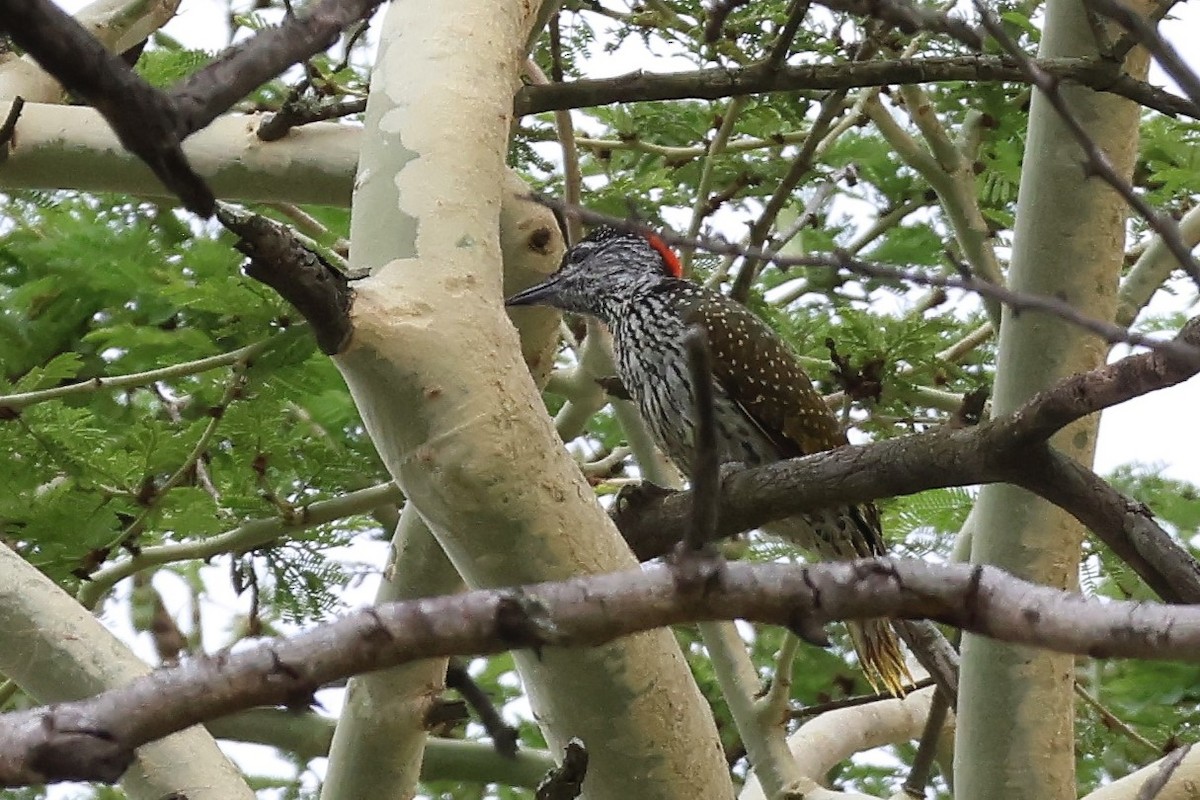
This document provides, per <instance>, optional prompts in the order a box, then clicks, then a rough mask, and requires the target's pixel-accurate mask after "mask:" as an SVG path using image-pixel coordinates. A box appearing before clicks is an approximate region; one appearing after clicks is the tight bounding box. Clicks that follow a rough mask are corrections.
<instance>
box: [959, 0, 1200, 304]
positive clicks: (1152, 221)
mask: <svg viewBox="0 0 1200 800" xmlns="http://www.w3.org/2000/svg"><path fill="white" fill-rule="evenodd" d="M975 8H976V10H977V11H978V12H979V15H980V17H981V18H982V20H983V26H984V28H986V29H987V31H988V33H990V34H991V35H992V37H993V38H994V39H995V40H996V41H997V42H999V44H1000V46H1001V47H1002V48H1004V50H1005V51H1007V52H1008V54H1009V55H1010V56H1012V57H1013V58H1014V59H1016V61H1017V63H1018V64H1020V65H1021V68H1022V69H1024V70H1025V74H1026V75H1028V76H1029V80H1030V82H1031V83H1033V85H1034V86H1036V87H1037V88H1038V89H1040V90H1041V91H1042V94H1043V95H1044V96H1045V98H1046V100H1047V101H1048V102H1049V103H1050V105H1051V106H1052V107H1053V108H1054V110H1055V111H1056V112H1057V113H1058V116H1059V118H1060V119H1061V120H1062V121H1063V124H1064V125H1066V127H1067V129H1068V130H1069V131H1071V135H1072V136H1074V137H1075V140H1076V142H1078V144H1079V147H1080V149H1081V150H1082V151H1083V153H1084V155H1085V156H1086V157H1087V168H1088V170H1089V171H1090V172H1091V173H1092V174H1095V175H1097V176H1099V177H1100V178H1101V179H1102V180H1103V181H1104V182H1105V183H1107V184H1108V185H1109V186H1111V187H1112V188H1113V190H1114V191H1116V192H1117V194H1119V195H1121V197H1123V198H1124V199H1125V202H1126V203H1128V204H1129V205H1130V207H1132V208H1133V209H1134V210H1136V211H1137V212H1138V214H1140V215H1141V216H1142V218H1143V219H1145V220H1146V223H1147V224H1148V225H1149V226H1150V227H1151V228H1153V229H1154V231H1155V232H1156V233H1157V234H1158V235H1159V236H1161V237H1162V239H1163V242H1164V243H1166V245H1167V247H1168V248H1169V249H1170V251H1171V253H1172V254H1173V255H1174V256H1175V258H1176V259H1177V260H1178V261H1179V266H1180V267H1182V268H1183V271H1184V272H1186V273H1187V274H1188V275H1189V276H1190V277H1191V278H1192V280H1193V281H1195V282H1196V285H1197V286H1200V264H1198V263H1197V262H1196V260H1195V259H1194V258H1193V257H1192V253H1191V249H1190V248H1189V247H1188V246H1187V244H1186V243H1185V242H1184V241H1183V237H1182V236H1180V234H1179V226H1178V225H1176V224H1175V222H1174V221H1173V220H1172V219H1170V218H1169V217H1167V216H1165V215H1163V214H1160V213H1159V212H1158V211H1156V210H1155V209H1154V208H1152V207H1151V206H1150V204H1149V203H1147V202H1146V201H1145V199H1143V198H1142V197H1141V195H1139V194H1137V193H1136V192H1135V191H1134V190H1133V187H1132V186H1131V185H1130V184H1129V182H1128V181H1126V180H1124V179H1123V178H1122V177H1121V176H1120V175H1118V174H1117V171H1116V169H1115V168H1114V167H1113V165H1112V162H1111V161H1110V160H1109V158H1108V154H1107V153H1105V152H1104V151H1103V150H1101V149H1100V148H1099V147H1098V146H1097V145H1096V143H1095V141H1093V140H1092V137H1091V136H1090V135H1088V132H1087V130H1086V129H1085V128H1084V127H1083V123H1081V122H1080V121H1079V119H1078V118H1077V117H1076V116H1075V114H1074V113H1073V112H1072V111H1071V109H1070V108H1069V107H1068V106H1067V102H1066V100H1065V99H1064V98H1063V96H1062V93H1061V92H1060V91H1059V90H1058V80H1057V79H1056V78H1054V77H1053V76H1051V75H1049V74H1048V73H1046V72H1044V71H1043V70H1042V69H1041V68H1040V67H1038V65H1037V64H1036V63H1035V62H1034V60H1033V59H1032V58H1030V57H1029V56H1027V55H1026V54H1025V51H1023V50H1022V49H1021V48H1020V47H1019V46H1018V45H1017V43H1016V42H1015V41H1013V39H1012V37H1011V36H1009V35H1008V33H1007V31H1005V30H1004V27H1003V26H1002V25H1001V24H1000V21H999V20H997V19H996V17H995V16H994V15H993V14H992V12H991V10H990V9H989V8H988V7H987V5H986V4H985V2H984V0H975Z"/></svg>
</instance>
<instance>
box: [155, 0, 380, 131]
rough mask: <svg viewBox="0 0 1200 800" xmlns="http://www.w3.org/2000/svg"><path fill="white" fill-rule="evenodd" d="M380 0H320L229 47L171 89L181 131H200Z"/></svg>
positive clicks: (319, 48) (323, 46)
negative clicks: (278, 24) (279, 22)
mask: <svg viewBox="0 0 1200 800" xmlns="http://www.w3.org/2000/svg"><path fill="white" fill-rule="evenodd" d="M381 2H382V0H321V2H320V3H317V4H316V5H314V6H311V7H309V8H306V9H305V10H304V11H302V12H301V13H299V14H296V15H295V16H290V17H288V18H287V20H285V21H284V22H283V24H281V25H280V26H279V27H276V28H266V29H264V30H261V31H259V32H258V33H257V34H255V36H254V37H253V38H251V39H248V40H246V41H245V42H243V43H242V44H240V45H238V46H236V47H231V48H229V49H228V50H226V51H225V52H224V53H222V54H221V55H220V56H219V57H218V58H217V59H216V60H214V61H213V62H212V63H210V64H207V65H206V66H204V67H202V68H201V69H199V70H197V71H196V72H194V73H192V74H191V75H189V76H188V77H186V78H184V79H183V80H182V81H180V82H179V83H178V84H176V86H175V87H173V88H172V89H171V97H172V99H173V101H174V103H175V106H176V108H177V109H178V114H179V122H180V125H181V126H182V134H183V135H184V136H187V135H188V134H190V133H193V132H195V131H198V130H200V129H201V128H203V127H205V126H206V125H208V123H210V122H212V121H213V120H214V119H216V118H217V116H218V115H220V114H223V113H224V112H225V111H227V110H228V109H229V108H230V107H231V106H232V105H233V104H234V103H236V102H237V101H238V100H241V99H242V98H243V97H245V96H246V95H247V94H249V93H250V92H252V91H254V89H256V88H257V87H258V86H261V85H262V84H264V83H266V82H267V81H269V80H270V79H272V78H274V77H275V76H276V75H278V74H279V73H280V72H282V71H283V70H284V69H285V68H287V67H290V66H291V65H292V64H295V63H297V62H299V61H303V60H304V59H306V58H308V57H309V56H312V55H315V54H316V53H319V52H321V51H322V50H325V49H327V48H329V47H331V46H332V45H333V43H334V42H335V41H337V37H338V35H339V34H340V33H341V32H342V31H343V30H344V29H346V28H348V27H350V26H351V25H353V24H354V23H355V22H358V21H359V20H361V19H363V18H365V17H366V16H367V15H369V14H370V13H371V12H372V11H374V10H375V8H376V7H377V6H378V5H379V4H380V3H381Z"/></svg>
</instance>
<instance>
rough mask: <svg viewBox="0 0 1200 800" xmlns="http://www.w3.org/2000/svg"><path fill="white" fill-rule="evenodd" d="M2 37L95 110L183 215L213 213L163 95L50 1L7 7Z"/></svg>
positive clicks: (16, 0) (26, 0)
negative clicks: (173, 197)
mask: <svg viewBox="0 0 1200 800" xmlns="http://www.w3.org/2000/svg"><path fill="white" fill-rule="evenodd" d="M0 31H7V32H8V33H9V34H10V35H11V36H12V38H13V41H15V42H16V43H17V44H19V45H20V46H21V47H23V48H24V49H25V50H27V51H28V52H29V54H30V55H32V56H33V57H34V58H35V59H36V60H37V62H38V64H40V65H41V67H42V68H43V69H45V70H46V72H48V73H50V74H51V75H53V76H54V77H55V78H57V79H58V80H59V81H61V82H62V85H63V86H64V87H65V88H66V89H67V90H68V91H70V92H71V93H73V94H75V95H77V96H78V97H80V98H82V99H83V100H85V101H87V102H88V103H90V104H91V105H93V106H95V108H96V110H97V111H99V112H100V113H101V114H103V115H104V118H105V119H106V120H108V123H109V125H111V126H112V128H113V131H115V132H116V134H117V137H118V138H119V139H120V140H121V144H123V145H124V146H125V147H126V148H128V149H129V150H131V151H133V152H134V153H137V154H138V156H139V157H140V158H141V159H142V160H143V161H145V162H146V164H147V165H148V166H149V167H150V169H152V170H153V171H154V174H155V175H156V176H157V177H158V179H159V180H160V181H162V182H163V184H164V185H165V186H166V187H167V188H169V189H170V190H171V191H172V192H174V193H176V194H178V195H179V197H180V199H181V200H183V203H184V205H185V206H187V208H188V209H190V210H192V211H195V212H196V213H198V214H203V215H205V216H207V215H209V214H211V213H212V211H213V206H214V203H215V199H214V198H213V195H212V191H211V190H210V189H209V188H208V186H207V185H206V184H205V183H204V181H203V180H202V179H201V178H200V176H199V175H197V174H196V173H195V172H194V171H193V170H192V168H191V166H190V165H189V164H188V161H187V158H185V157H184V155H183V151H182V150H181V149H180V144H181V143H182V141H183V138H184V135H183V134H182V133H181V131H180V125H179V119H178V114H177V111H176V108H175V104H174V102H173V101H172V100H171V98H170V97H169V96H168V95H167V94H165V93H164V92H162V91H160V90H158V89H156V88H154V87H153V86H151V85H150V84H148V83H146V82H145V81H144V80H142V79H141V78H140V77H139V76H138V75H137V74H136V73H134V71H133V70H132V68H130V66H129V64H127V63H125V61H124V60H122V59H121V57H120V56H118V55H115V54H113V53H110V52H109V51H108V50H106V49H105V48H104V45H102V44H101V43H100V42H99V41H97V40H96V38H95V37H93V36H92V35H91V34H89V33H88V32H87V30H85V29H84V27H83V26H82V25H80V24H79V23H78V22H76V21H75V20H74V18H72V17H71V16H70V15H69V14H67V13H66V12H64V11H62V10H61V9H59V8H58V6H56V5H54V3H52V2H50V0H10V2H7V3H5V5H4V14H3V16H0Z"/></svg>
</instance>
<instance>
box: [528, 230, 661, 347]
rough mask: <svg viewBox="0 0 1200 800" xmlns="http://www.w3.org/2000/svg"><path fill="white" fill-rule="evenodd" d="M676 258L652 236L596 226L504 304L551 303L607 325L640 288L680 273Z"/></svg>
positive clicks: (647, 288) (646, 233)
mask: <svg viewBox="0 0 1200 800" xmlns="http://www.w3.org/2000/svg"><path fill="white" fill-rule="evenodd" d="M682 271H683V270H682V267H681V266H680V263H679V258H678V257H677V256H676V255H675V253H673V252H672V251H671V248H670V247H668V246H667V244H666V243H665V242H664V241H663V240H662V239H660V238H659V237H658V236H657V235H655V234H653V233H649V232H641V231H618V230H616V229H614V228H609V227H600V228H596V229H595V230H593V231H592V232H591V233H589V234H588V235H587V236H586V237H584V238H583V239H582V240H580V242H579V243H578V244H576V245H575V246H574V247H572V248H571V249H570V250H568V251H567V252H566V253H564V254H563V260H562V263H561V264H560V265H559V267H558V270H557V271H556V272H555V273H554V274H553V275H551V276H550V277H549V278H547V279H546V280H544V281H542V282H541V283H539V284H536V285H534V286H530V287H529V288H528V289H526V290H524V291H522V292H518V293H517V294H514V295H513V296H512V297H510V298H508V300H506V301H505V305H508V306H532V305H544V306H553V307H554V308H557V309H560V310H562V311H573V312H575V313H579V314H590V315H592V316H594V317H599V318H600V319H602V320H604V321H605V322H608V323H611V322H613V319H614V318H615V317H616V316H617V315H618V314H619V313H620V308H621V306H622V304H623V303H624V302H625V301H626V300H628V299H629V298H631V297H634V296H636V295H637V294H639V293H640V292H645V291H648V290H650V289H652V288H654V287H655V286H658V285H660V284H661V283H663V282H665V281H670V280H674V279H677V278H679V277H681V275H682Z"/></svg>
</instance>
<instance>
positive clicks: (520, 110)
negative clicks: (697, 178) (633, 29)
mask: <svg viewBox="0 0 1200 800" xmlns="http://www.w3.org/2000/svg"><path fill="white" fill-rule="evenodd" d="M1034 63H1036V64H1037V66H1038V68H1039V69H1041V70H1042V71H1043V72H1045V73H1047V74H1049V75H1052V76H1054V77H1056V78H1058V79H1060V80H1063V81H1068V82H1071V83H1077V84H1079V85H1081V86H1088V87H1090V88H1092V89H1095V90H1096V91H1098V92H1109V93H1111V94H1117V95H1120V96H1122V97H1126V98H1128V99H1130V100H1132V101H1134V102H1135V103H1138V104H1140V105H1143V106H1145V107H1146V108H1150V109H1153V110H1155V111H1158V112H1160V113H1163V114H1166V115H1168V116H1176V115H1183V116H1187V117H1200V108H1197V107H1196V106H1195V105H1194V104H1193V103H1192V102H1191V101H1189V100H1188V99H1187V98H1183V97H1179V96H1177V95H1174V94H1171V93H1170V92H1167V91H1164V90H1162V89H1159V88H1157V87H1155V86H1151V85H1150V84H1148V83H1145V82H1143V81H1139V80H1136V79H1134V78H1131V77H1130V76H1128V75H1124V74H1121V73H1120V72H1119V71H1118V69H1117V65H1115V64H1113V63H1112V62H1109V61H1105V60H1102V59H1084V58H1054V59H1039V60H1037V61H1035V62H1034ZM943 81H988V82H1009V83H1021V84H1028V83H1030V82H1031V81H1030V78H1029V76H1028V75H1027V74H1026V73H1025V71H1024V70H1023V69H1022V68H1021V66H1020V65H1019V64H1018V63H1017V62H1016V61H1014V60H1012V59H1011V58H1006V57H1000V56H951V57H938V58H901V59H893V60H883V61H865V62H861V63H860V62H851V63H835V64H796V65H783V66H780V67H779V68H778V69H776V70H764V69H763V68H762V67H761V65H753V66H748V67H741V68H736V69H728V68H725V67H714V68H711V69H700V70H689V71H687V72H670V73H653V72H643V71H640V70H639V71H638V72H631V73H629V74H627V75H619V76H617V77H615V78H599V79H590V80H576V81H571V82H570V83H555V84H552V85H550V86H526V87H523V88H522V89H520V90H519V91H518V92H517V95H516V98H515V99H514V104H513V105H514V111H515V113H516V115H517V116H524V115H526V114H538V113H541V112H543V111H558V110H562V109H567V108H585V107H588V106H603V105H609V104H611V103H629V102H647V101H652V100H679V99H683V98H696V99H703V100H717V99H720V98H723V97H740V96H742V95H749V94H761V93H766V92H796V91H806V90H807V91H813V90H835V89H855V88H860V87H864V86H888V85H892V84H913V83H939V82H943Z"/></svg>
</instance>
